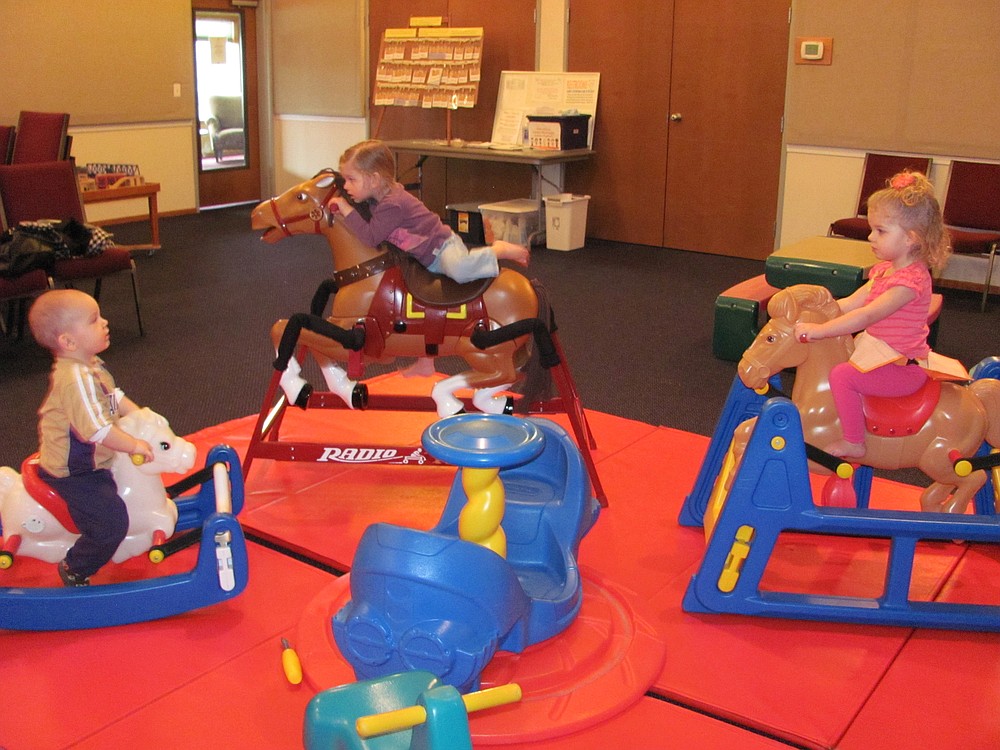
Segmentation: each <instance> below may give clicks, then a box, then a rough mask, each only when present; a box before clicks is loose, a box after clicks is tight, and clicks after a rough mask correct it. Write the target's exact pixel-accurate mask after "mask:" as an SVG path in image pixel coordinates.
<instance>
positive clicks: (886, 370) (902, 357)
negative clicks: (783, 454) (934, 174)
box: [795, 171, 951, 458]
mask: <svg viewBox="0 0 1000 750" xmlns="http://www.w3.org/2000/svg"><path fill="white" fill-rule="evenodd" d="M868 223H869V224H870V225H871V230H872V231H871V234H870V235H869V236H868V241H869V242H871V245H872V252H873V253H874V254H875V257H876V258H878V260H879V261H880V262H879V263H877V264H876V265H875V266H874V267H873V268H872V270H871V272H870V273H869V280H868V283H866V284H865V285H864V286H862V287H861V288H860V289H858V290H857V291H856V292H854V294H852V295H850V296H849V297H845V298H844V299H841V300H838V301H837V304H838V305H839V306H840V310H841V313H842V314H841V315H840V316H838V317H836V318H833V319H832V320H828V321H827V322H825V323H798V324H796V326H795V335H796V336H797V337H798V338H799V340H801V341H818V340H820V339H825V338H831V337H834V336H843V335H846V334H852V333H857V332H858V331H862V330H864V334H863V335H864V336H869V337H872V338H876V339H879V340H880V341H882V342H884V343H885V344H888V345H889V346H890V347H892V349H894V350H895V351H896V353H898V354H899V357H898V358H896V360H894V361H892V362H889V363H887V364H883V365H881V366H878V367H875V368H874V369H870V370H868V371H867V372H861V371H860V370H859V369H858V368H857V367H855V366H854V365H852V364H851V362H844V363H842V364H839V365H837V366H836V367H834V368H833V370H831V372H830V392H831V394H832V396H833V400H834V404H835V405H836V407H837V415H838V416H839V417H840V426H841V428H842V430H843V438H842V439H840V440H837V441H835V442H834V443H832V444H831V445H828V446H826V448H825V450H826V451H827V452H828V453H832V454H833V455H835V456H840V457H842V458H863V457H864V455H865V425H864V415H863V413H862V407H861V397H862V395H874V396H906V395H909V394H911V393H914V392H915V391H917V390H918V389H919V388H920V386H922V385H923V384H924V382H925V381H926V380H927V373H926V371H925V370H924V369H923V368H922V367H920V365H919V364H918V362H919V361H921V360H925V359H926V357H927V355H928V353H929V352H930V347H929V346H928V345H927V334H928V328H927V314H928V311H929V309H930V302H931V274H930V269H931V268H941V267H943V266H944V265H945V263H947V261H948V256H949V255H950V254H951V247H950V243H949V239H948V232H947V230H946V229H945V226H944V220H943V218H942V216H941V207H940V205H939V204H938V201H937V198H935V197H934V187H933V186H932V185H931V183H930V181H929V180H928V179H927V178H926V177H925V176H924V175H922V174H920V173H919V172H908V171H907V172H901V173H899V174H897V175H896V176H895V177H893V178H892V179H891V180H890V181H889V185H888V187H886V188H884V189H882V190H879V191H877V192H875V193H873V194H872V195H871V197H870V198H869V199H868ZM856 343H857V344H858V348H857V349H856V351H859V350H860V349H861V337H860V336H859V338H858V340H857V342H856Z"/></svg>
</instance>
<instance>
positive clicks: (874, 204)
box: [868, 170, 951, 268]
mask: <svg viewBox="0 0 1000 750" xmlns="http://www.w3.org/2000/svg"><path fill="white" fill-rule="evenodd" d="M875 212H879V213H882V214H883V215H886V216H889V217H891V218H892V219H894V220H895V221H896V222H898V223H899V226H901V227H902V228H903V229H905V230H906V231H907V232H910V233H911V234H912V235H913V236H914V237H915V238H916V239H917V241H918V243H919V246H918V247H917V248H916V250H915V251H914V255H915V257H916V258H918V259H919V260H922V261H923V262H924V263H926V264H927V265H928V266H929V267H930V268H944V266H945V264H946V263H947V262H948V258H949V256H950V255H951V238H950V237H949V236H948V230H947V228H946V227H945V225H944V217H943V216H942V215H941V206H940V204H939V203H938V200H937V198H936V197H935V196H934V186H933V185H932V184H931V181H930V180H928V179H927V177H926V176H925V175H923V174H922V173H920V172H911V171H909V170H905V171H903V172H900V173H899V174H897V175H895V176H894V177H892V179H890V180H889V181H888V183H887V185H886V187H884V188H883V189H882V190H878V191H876V192H874V193H872V194H871V195H870V196H869V198H868V215H869V216H871V214H873V213H875Z"/></svg>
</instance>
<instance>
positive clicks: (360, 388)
mask: <svg viewBox="0 0 1000 750" xmlns="http://www.w3.org/2000/svg"><path fill="white" fill-rule="evenodd" d="M351 406H352V407H353V408H355V409H367V408H368V386H367V385H365V384H364V383H358V384H357V385H355V386H354V390H353V391H351Z"/></svg>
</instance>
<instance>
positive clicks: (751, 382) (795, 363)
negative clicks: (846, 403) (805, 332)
mask: <svg viewBox="0 0 1000 750" xmlns="http://www.w3.org/2000/svg"><path fill="white" fill-rule="evenodd" d="M767 314H768V315H769V316H770V320H768V322H767V323H766V324H765V325H764V327H763V328H762V329H761V331H760V333H758V334H757V337H756V338H755V339H754V341H753V343H752V344H751V345H750V347H749V348H748V349H747V350H746V351H745V352H744V353H743V358H742V359H741V360H740V363H739V366H738V369H737V371H738V373H739V377H740V380H741V381H742V382H743V384H744V385H745V386H747V388H753V389H760V388H762V387H764V386H766V385H767V380H768V378H770V377H771V376H772V375H774V374H775V373H778V372H781V371H782V370H784V369H786V368H789V367H800V366H802V365H804V364H805V363H806V362H807V360H809V358H810V357H814V358H819V357H822V358H824V359H829V360H830V363H829V366H830V368H832V366H833V365H834V364H836V363H837V362H843V361H845V360H847V359H848V358H849V357H850V354H851V351H853V339H852V338H851V337H850V336H839V337H836V338H831V339H827V340H825V341H823V342H817V343H815V344H814V345H813V346H811V347H810V346H809V345H807V344H805V343H802V342H800V341H798V340H797V339H796V338H795V334H794V331H795V324H796V323H798V322H808V323H824V322H826V321H827V320H830V319H831V318H835V317H837V316H838V315H840V307H839V306H838V305H837V302H836V300H834V298H833V295H832V294H830V291H829V290H828V289H827V288H826V287H822V286H817V285H814V284H796V285H795V286H790V287H788V288H787V289H782V290H781V291H780V292H778V293H776V294H775V295H774V296H773V297H772V298H771V301H770V302H769V303H768V305H767Z"/></svg>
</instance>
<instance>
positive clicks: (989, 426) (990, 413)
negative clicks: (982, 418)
mask: <svg viewBox="0 0 1000 750" xmlns="http://www.w3.org/2000/svg"><path fill="white" fill-rule="evenodd" d="M969 390H970V391H972V393H973V394H975V396H976V397H977V398H978V399H979V400H980V401H981V402H982V404H983V407H984V408H985V409H986V442H987V443H989V444H990V445H992V446H993V447H994V448H1000V380H996V379H994V378H981V379H979V380H973V381H972V383H971V384H970V385H969Z"/></svg>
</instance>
